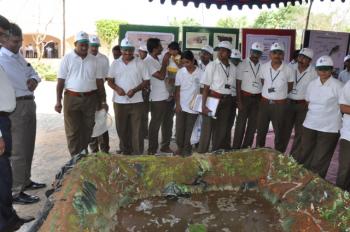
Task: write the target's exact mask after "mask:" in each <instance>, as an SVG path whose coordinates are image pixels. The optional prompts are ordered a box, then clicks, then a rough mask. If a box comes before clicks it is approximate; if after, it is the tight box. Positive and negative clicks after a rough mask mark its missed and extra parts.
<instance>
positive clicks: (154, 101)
mask: <svg viewBox="0 0 350 232" xmlns="http://www.w3.org/2000/svg"><path fill="white" fill-rule="evenodd" d="M147 50H148V55H147V57H146V58H145V59H144V65H145V66H144V67H145V75H148V77H149V78H150V83H151V93H150V102H151V121H150V124H149V128H148V139H149V146H148V154H150V155H153V154H155V153H156V152H157V150H158V133H159V129H160V126H161V125H162V124H163V122H164V120H165V117H166V113H167V111H168V110H169V105H170V104H171V103H170V102H168V101H167V99H168V98H169V92H168V90H167V89H166V86H165V82H164V79H165V76H166V68H167V66H168V64H169V59H170V54H169V53H166V54H165V55H164V57H163V61H162V62H161V61H160V60H159V58H158V56H159V55H160V54H161V52H162V50H163V47H162V45H161V43H160V40H159V39H158V38H150V39H148V40H147ZM166 137H167V135H164V130H162V144H163V143H165V142H164V140H165V139H166ZM161 151H162V149H161ZM162 152H163V151H162Z"/></svg>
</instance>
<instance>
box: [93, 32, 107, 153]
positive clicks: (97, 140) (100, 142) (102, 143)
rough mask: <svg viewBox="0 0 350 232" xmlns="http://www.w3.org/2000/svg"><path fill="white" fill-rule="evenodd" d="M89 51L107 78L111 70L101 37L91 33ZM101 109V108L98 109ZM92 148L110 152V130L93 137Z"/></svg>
mask: <svg viewBox="0 0 350 232" xmlns="http://www.w3.org/2000/svg"><path fill="white" fill-rule="evenodd" d="M89 40H90V42H89V52H90V54H91V55H94V56H96V58H97V62H98V66H99V68H100V69H101V77H102V78H106V77H107V75H108V70H109V60H108V58H107V56H105V55H103V54H101V53H100V52H99V47H100V46H101V43H100V39H99V38H98V37H97V36H96V35H91V36H90V38H89ZM97 110H100V109H97ZM89 147H90V150H91V151H92V152H94V153H96V152H98V151H99V150H101V151H103V152H105V153H108V152H109V135H108V130H107V131H106V132H104V133H103V134H102V135H100V136H98V137H93V138H91V141H90V144H89Z"/></svg>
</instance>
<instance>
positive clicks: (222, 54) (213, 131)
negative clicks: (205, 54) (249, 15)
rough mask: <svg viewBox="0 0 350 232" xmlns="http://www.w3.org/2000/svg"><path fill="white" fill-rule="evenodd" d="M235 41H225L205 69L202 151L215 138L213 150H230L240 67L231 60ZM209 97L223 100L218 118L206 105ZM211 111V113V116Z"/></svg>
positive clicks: (200, 143)
mask: <svg viewBox="0 0 350 232" xmlns="http://www.w3.org/2000/svg"><path fill="white" fill-rule="evenodd" d="M231 49H232V44H231V43H230V42H228V41H221V42H220V43H219V44H218V46H217V47H216V50H217V51H218V58H217V59H216V60H215V61H213V62H210V63H209V64H208V65H207V67H206V69H205V72H204V76H203V79H202V80H201V84H203V85H204V88H203V97H202V113H203V123H202V125H203V126H202V130H201V136H200V140H199V147H198V152H199V153H206V152H208V149H209V144H210V139H211V138H212V150H213V151H215V150H219V149H230V148H231V147H230V146H229V144H227V143H226V140H225V138H226V135H227V134H228V133H229V121H230V116H231V112H232V110H233V103H234V100H233V93H234V95H236V90H235V88H236V67H235V66H234V65H233V64H232V63H231V62H230V55H231ZM208 96H210V97H214V98H218V99H220V102H219V105H218V108H217V111H216V114H215V117H216V119H214V118H213V117H211V116H209V115H210V114H211V111H210V110H209V109H208V107H207V106H206V102H207V98H208ZM208 114H209V115H208Z"/></svg>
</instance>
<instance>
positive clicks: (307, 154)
mask: <svg viewBox="0 0 350 232" xmlns="http://www.w3.org/2000/svg"><path fill="white" fill-rule="evenodd" d="M338 139H339V133H329V132H322V131H317V130H312V129H309V128H306V127H303V132H302V135H301V152H300V154H299V155H297V156H296V157H297V161H298V163H300V164H303V165H304V167H305V168H307V169H310V170H311V171H313V172H314V173H317V174H318V175H319V176H320V177H322V178H325V177H326V174H327V170H328V168H329V164H330V163H331V160H332V157H333V153H334V150H335V148H336V146H337V143H338Z"/></svg>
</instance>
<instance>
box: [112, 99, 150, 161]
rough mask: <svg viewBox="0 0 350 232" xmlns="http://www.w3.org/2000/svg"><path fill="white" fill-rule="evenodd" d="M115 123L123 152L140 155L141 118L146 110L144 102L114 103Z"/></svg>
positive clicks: (141, 140)
mask: <svg viewBox="0 0 350 232" xmlns="http://www.w3.org/2000/svg"><path fill="white" fill-rule="evenodd" d="M113 106H114V114H115V125H116V128H117V133H118V136H119V141H120V144H119V148H120V151H121V152H122V153H123V154H127V155H130V154H132V155H140V154H141V151H140V148H141V145H140V143H141V142H143V138H142V136H143V134H142V133H141V119H142V114H143V111H144V108H143V102H140V103H132V104H118V103H114V104H113Z"/></svg>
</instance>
